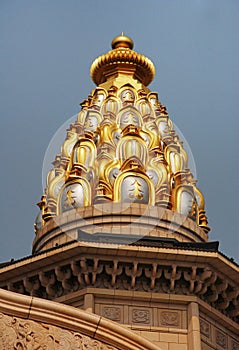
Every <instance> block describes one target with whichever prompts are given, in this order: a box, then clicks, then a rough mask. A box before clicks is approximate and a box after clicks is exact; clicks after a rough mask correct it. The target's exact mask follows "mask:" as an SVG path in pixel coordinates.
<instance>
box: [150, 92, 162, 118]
mask: <svg viewBox="0 0 239 350" xmlns="http://www.w3.org/2000/svg"><path fill="white" fill-rule="evenodd" d="M148 100H149V102H150V104H151V107H152V109H153V111H154V113H155V115H156V116H157V115H158V114H160V110H161V109H160V102H159V100H158V93H157V92H150V93H149V94H148Z"/></svg>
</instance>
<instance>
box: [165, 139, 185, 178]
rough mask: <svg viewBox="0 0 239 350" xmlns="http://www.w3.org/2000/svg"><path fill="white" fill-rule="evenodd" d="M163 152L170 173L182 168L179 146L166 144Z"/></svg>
mask: <svg viewBox="0 0 239 350" xmlns="http://www.w3.org/2000/svg"><path fill="white" fill-rule="evenodd" d="M164 154H165V157H166V160H167V162H168V164H169V165H170V169H171V171H172V173H174V174H175V173H177V172H179V171H182V170H184V168H185V166H184V161H183V157H182V155H181V153H180V147H179V146H177V145H168V146H166V147H165V150H164Z"/></svg>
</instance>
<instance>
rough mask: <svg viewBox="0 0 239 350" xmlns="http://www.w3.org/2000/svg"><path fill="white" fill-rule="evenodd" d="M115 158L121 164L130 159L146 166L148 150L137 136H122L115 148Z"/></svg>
mask: <svg viewBox="0 0 239 350" xmlns="http://www.w3.org/2000/svg"><path fill="white" fill-rule="evenodd" d="M116 157H117V159H118V160H119V161H120V163H121V164H123V162H124V161H125V160H127V159H129V158H131V157H135V158H138V159H139V160H140V162H141V163H142V164H143V165H144V166H146V164H147V161H148V149H147V146H146V143H145V141H144V140H143V139H142V138H141V137H140V136H139V135H134V137H132V135H127V136H123V137H122V138H121V139H120V141H119V143H118V145H117V148H116Z"/></svg>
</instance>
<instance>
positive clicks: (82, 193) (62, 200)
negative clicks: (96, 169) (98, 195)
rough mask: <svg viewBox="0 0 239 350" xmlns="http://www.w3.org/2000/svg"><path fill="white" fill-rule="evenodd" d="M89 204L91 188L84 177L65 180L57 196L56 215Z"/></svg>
mask: <svg viewBox="0 0 239 350" xmlns="http://www.w3.org/2000/svg"><path fill="white" fill-rule="evenodd" d="M90 204H91V190H90V185H89V183H88V181H87V180H86V179H84V178H78V179H77V180H73V181H69V182H67V183H66V184H65V185H64V186H63V188H62V189H61V191H60V194H59V197H58V205H57V209H58V215H60V214H61V213H64V212H65V211H68V210H71V209H75V208H80V207H86V206H88V205H90Z"/></svg>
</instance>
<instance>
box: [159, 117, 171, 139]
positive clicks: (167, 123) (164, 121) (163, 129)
mask: <svg viewBox="0 0 239 350" xmlns="http://www.w3.org/2000/svg"><path fill="white" fill-rule="evenodd" d="M156 124H157V127H158V131H159V134H160V137H161V138H162V139H163V138H165V137H167V136H170V134H171V132H172V130H173V123H172V122H171V120H170V119H169V118H167V117H158V118H157V120H156Z"/></svg>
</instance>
